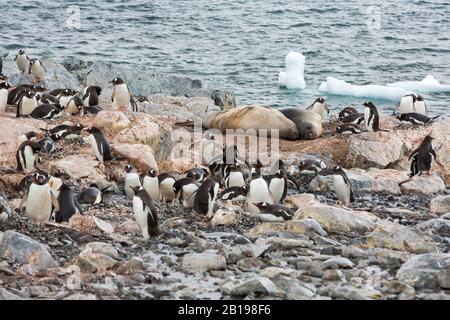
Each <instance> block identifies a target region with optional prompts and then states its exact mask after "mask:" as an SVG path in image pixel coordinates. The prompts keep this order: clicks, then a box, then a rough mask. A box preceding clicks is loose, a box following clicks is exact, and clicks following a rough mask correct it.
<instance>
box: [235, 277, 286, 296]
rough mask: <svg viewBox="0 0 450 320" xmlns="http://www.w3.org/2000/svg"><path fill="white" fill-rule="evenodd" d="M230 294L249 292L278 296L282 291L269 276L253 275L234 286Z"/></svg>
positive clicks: (245, 294) (243, 294)
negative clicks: (253, 276)
mask: <svg viewBox="0 0 450 320" xmlns="http://www.w3.org/2000/svg"><path fill="white" fill-rule="evenodd" d="M230 294H231V295H232V296H238V297H243V296H247V295H249V294H254V295H268V296H280V295H282V292H281V291H280V289H279V288H277V287H276V286H275V284H274V283H273V282H272V281H271V280H270V279H269V278H266V277H255V278H252V279H250V280H247V281H244V282H243V283H241V284H239V285H237V286H235V287H234V288H233V289H232V290H231V292H230Z"/></svg>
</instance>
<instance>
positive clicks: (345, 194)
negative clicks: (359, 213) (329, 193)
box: [332, 166, 355, 205]
mask: <svg viewBox="0 0 450 320" xmlns="http://www.w3.org/2000/svg"><path fill="white" fill-rule="evenodd" d="M332 174H333V183H334V191H335V192H336V195H337V196H338V199H339V201H341V202H342V203H344V204H345V205H348V204H349V203H350V202H354V201H355V195H354V193H353V189H352V184H351V182H350V180H349V179H348V177H347V174H346V173H345V171H344V170H343V169H342V168H341V167H339V166H336V167H334V168H333V173H332Z"/></svg>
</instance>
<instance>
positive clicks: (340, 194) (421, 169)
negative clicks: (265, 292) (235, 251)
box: [0, 50, 437, 240]
mask: <svg viewBox="0 0 450 320" xmlns="http://www.w3.org/2000/svg"><path fill="white" fill-rule="evenodd" d="M14 61H15V62H16V64H17V68H18V70H19V72H20V73H30V74H32V75H33V78H34V80H33V84H26V85H25V84H23V85H19V86H16V87H14V86H12V85H10V84H9V83H8V82H7V77H6V76H4V75H2V74H0V112H5V108H6V106H7V105H8V106H14V107H15V108H16V116H17V117H32V118H36V119H42V120H49V119H54V118H57V117H64V116H72V115H80V116H83V115H85V114H96V113H98V112H99V111H101V110H102V108H101V107H100V106H99V96H100V95H101V92H102V88H100V87H98V86H89V87H87V88H85V89H84V90H83V91H82V92H78V91H75V90H73V89H71V88H57V89H54V90H52V91H48V89H47V88H45V87H43V86H41V85H38V84H35V83H37V82H39V81H41V80H42V79H43V78H44V77H45V73H46V69H45V67H44V65H43V63H42V61H40V60H39V59H36V58H34V59H30V58H28V56H27V55H26V53H25V51H24V50H19V53H18V54H17V55H16V57H15V59H14ZM0 72H1V68H0ZM110 83H111V84H112V85H113V87H114V90H113V94H112V96H111V103H112V106H113V108H114V109H119V110H126V111H132V112H137V107H136V103H135V101H134V98H133V96H132V94H131V92H130V90H129V88H128V86H127V85H126V83H125V82H124V81H123V80H122V79H120V78H115V79H113V80H111V81H110ZM306 110H308V111H312V112H315V113H317V114H318V115H320V117H323V116H324V114H325V113H329V108H328V105H327V104H326V103H325V99H324V98H322V97H319V98H317V99H316V100H315V101H314V102H313V103H312V104H311V105H310V106H308V107H306ZM396 111H397V112H398V115H397V116H396V117H397V119H399V120H400V121H407V122H410V123H411V124H413V125H426V124H429V123H431V122H433V121H434V119H436V118H437V117H435V118H429V117H428V115H427V108H426V104H425V102H424V100H423V98H422V97H421V96H419V95H415V94H411V95H407V96H405V97H403V98H402V99H401V101H400V104H399V105H398V107H397V109H396ZM338 121H339V124H338V126H337V128H336V132H337V133H340V134H358V133H361V132H364V131H370V132H376V131H385V130H383V129H381V128H380V117H379V113H378V110H377V107H376V106H375V105H374V104H373V103H372V102H370V101H366V102H364V103H363V111H362V112H359V111H358V110H357V109H355V108H353V107H346V108H344V109H343V110H342V111H340V112H339V119H338ZM41 131H43V134H42V133H40V132H28V133H26V134H24V135H22V136H20V137H18V144H19V147H18V149H17V153H16V161H17V169H16V170H17V172H23V173H24V174H25V178H24V179H23V180H22V182H21V188H22V190H23V194H24V198H23V201H22V203H21V206H20V207H21V208H24V210H25V213H26V214H27V216H28V217H29V219H30V220H31V221H33V222H34V223H36V224H42V223H46V222H48V221H50V220H55V221H56V222H64V221H69V219H70V218H71V217H72V216H73V215H75V214H83V211H84V210H85V209H86V207H89V206H95V205H99V204H101V203H102V201H103V192H104V191H105V190H102V189H101V188H100V187H99V186H98V185H97V184H95V183H94V182H92V183H91V184H89V185H87V186H85V188H84V189H83V190H81V191H80V192H79V193H78V194H75V192H74V188H73V184H72V183H71V181H70V179H69V178H68V177H67V176H66V175H65V174H64V172H53V173H52V174H48V173H46V172H44V171H42V170H40V169H39V168H38V163H39V161H40V159H39V155H40V154H42V153H53V152H55V150H56V149H57V143H58V141H60V140H61V139H82V136H84V135H87V139H88V141H89V143H90V145H91V147H92V151H93V153H94V155H95V156H96V158H97V160H98V161H99V162H100V163H101V164H102V165H105V164H106V163H107V162H110V161H119V160H121V159H119V158H117V157H114V156H113V154H112V151H111V147H110V145H109V143H108V141H107V139H106V137H105V136H104V134H103V133H102V131H101V130H100V129H99V128H96V127H84V126H83V125H81V124H75V125H65V124H63V125H58V126H55V127H53V128H52V129H49V130H44V129H43V130H41ZM432 140H433V138H432V137H431V136H426V137H425V138H424V140H423V142H422V143H421V144H420V146H419V147H418V148H417V149H416V150H414V152H413V153H412V154H411V155H410V158H409V160H410V161H411V173H410V178H412V177H413V176H415V175H420V174H422V173H425V172H428V171H430V170H431V163H432V161H433V160H434V159H435V158H436V153H435V152H434V150H433V146H432ZM216 145H217V144H216V142H215V137H214V136H213V135H211V134H210V133H207V134H205V136H204V138H203V139H202V140H201V141H200V148H199V149H200V152H201V156H202V165H203V166H197V167H195V168H192V169H190V170H188V171H186V172H184V173H182V174H180V173H174V172H158V171H157V169H156V168H150V169H148V170H147V171H146V172H138V171H137V170H136V169H135V168H133V166H132V165H131V164H127V165H126V166H125V167H124V170H123V178H124V184H123V187H124V193H125V195H126V197H127V199H128V200H129V204H130V206H132V211H133V215H134V218H135V220H136V222H137V224H138V226H139V228H140V230H141V232H142V236H143V238H144V239H145V240H148V239H150V238H151V237H154V236H157V235H158V234H159V227H158V223H159V222H158V213H159V212H160V210H161V208H162V206H171V205H173V204H174V203H175V202H179V203H180V204H181V205H182V206H184V207H185V208H187V209H191V210H193V212H195V213H197V214H200V215H203V216H205V217H206V218H208V219H209V218H212V217H213V216H214V213H215V211H216V208H217V202H218V201H233V202H237V203H239V202H241V203H244V204H245V207H246V209H247V211H248V212H250V213H251V214H255V215H259V216H260V217H265V219H270V220H271V221H285V220H289V219H292V217H293V215H294V213H293V211H292V210H291V209H290V208H288V207H287V206H285V205H284V204H283V203H284V201H285V199H286V195H287V190H288V186H289V184H290V183H291V184H292V185H293V186H295V187H296V188H297V189H298V190H300V187H299V186H298V184H297V181H296V180H295V179H294V178H293V177H292V175H291V174H290V172H289V166H288V165H287V164H286V163H285V162H284V161H283V160H281V159H279V160H277V161H275V162H274V163H273V164H271V165H272V167H271V168H270V169H269V170H266V173H264V172H263V171H264V168H265V166H268V165H270V164H263V163H261V161H260V160H258V159H256V160H255V161H253V162H251V163H248V162H247V161H246V160H245V159H244V158H243V157H241V156H240V155H239V154H238V149H237V146H236V145H228V146H226V147H224V148H223V152H222V154H220V155H218V156H214V152H213V151H214V148H215V146H216ZM266 169H268V168H266ZM325 169H329V170H325ZM298 170H299V171H300V172H311V173H312V174H315V175H317V174H323V173H322V172H324V171H328V173H326V174H328V175H331V176H332V179H333V183H334V190H335V193H336V197H337V200H338V202H339V203H340V204H342V205H349V204H350V203H351V202H354V201H355V200H356V196H355V193H354V192H353V189H352V184H351V181H350V179H349V178H348V177H347V175H346V172H345V171H344V169H342V168H341V167H339V166H336V167H333V168H327V166H326V164H325V163H324V162H323V161H322V160H321V159H318V158H314V157H310V158H304V159H302V160H301V161H300V162H299V163H298Z"/></svg>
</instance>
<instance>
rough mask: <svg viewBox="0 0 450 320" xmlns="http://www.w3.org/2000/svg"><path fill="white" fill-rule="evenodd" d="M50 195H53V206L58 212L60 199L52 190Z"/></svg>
mask: <svg viewBox="0 0 450 320" xmlns="http://www.w3.org/2000/svg"><path fill="white" fill-rule="evenodd" d="M50 197H51V199H52V204H53V207H54V208H55V210H54V211H56V212H59V209H60V208H59V201H58V199H57V198H56V197H55V195H54V194H53V192H50Z"/></svg>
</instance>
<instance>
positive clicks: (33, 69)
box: [29, 58, 47, 82]
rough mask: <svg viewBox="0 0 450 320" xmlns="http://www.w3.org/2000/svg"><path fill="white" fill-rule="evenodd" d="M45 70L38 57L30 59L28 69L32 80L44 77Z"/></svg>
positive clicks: (39, 79)
mask: <svg viewBox="0 0 450 320" xmlns="http://www.w3.org/2000/svg"><path fill="white" fill-rule="evenodd" d="M46 72H47V70H46V69H45V67H44V65H43V63H42V61H41V60H39V59H38V58H34V59H31V60H30V71H29V73H31V74H32V75H33V77H34V79H33V82H39V81H41V80H42V79H43V78H44V73H46Z"/></svg>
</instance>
